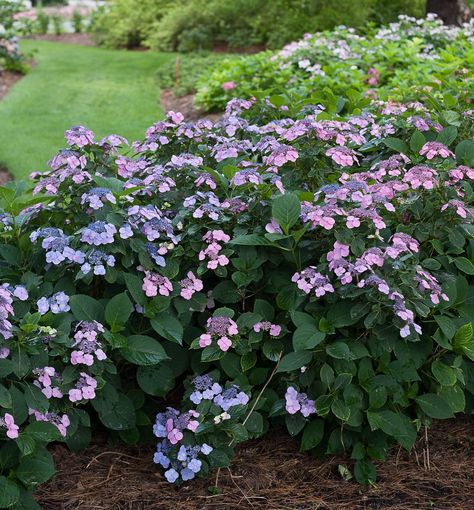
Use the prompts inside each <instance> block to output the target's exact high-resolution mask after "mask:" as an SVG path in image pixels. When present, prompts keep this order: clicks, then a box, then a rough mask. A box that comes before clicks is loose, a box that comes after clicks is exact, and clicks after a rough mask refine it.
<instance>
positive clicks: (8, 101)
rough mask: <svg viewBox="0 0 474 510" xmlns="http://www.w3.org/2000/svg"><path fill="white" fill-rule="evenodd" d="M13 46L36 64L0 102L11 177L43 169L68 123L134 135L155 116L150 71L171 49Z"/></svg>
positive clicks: (2, 152) (0, 144)
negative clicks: (135, 49) (144, 50)
mask: <svg viewBox="0 0 474 510" xmlns="http://www.w3.org/2000/svg"><path fill="white" fill-rule="evenodd" d="M21 46H22V49H23V51H25V52H27V53H29V52H35V53H34V59H35V61H36V66H35V67H34V68H33V69H32V70H31V72H30V73H29V74H28V75H27V76H26V77H24V78H23V79H22V80H21V81H20V82H19V83H17V84H16V85H15V86H14V87H13V88H12V89H11V90H10V91H9V93H8V94H7V95H6V97H5V98H4V99H3V100H2V101H1V102H0V164H1V165H3V166H5V167H7V168H8V169H9V171H10V172H11V174H12V175H13V177H15V178H24V177H27V176H28V174H29V173H30V172H31V171H43V170H45V169H46V163H47V161H48V160H49V159H50V158H51V157H52V156H53V155H54V154H55V152H56V151H57V150H58V149H59V148H61V147H63V146H64V145H65V141H64V138H63V133H64V131H65V130H66V129H68V128H69V127H71V126H73V125H77V124H82V125H85V126H87V127H88V128H89V129H92V130H93V131H95V132H96V134H97V136H98V137H101V136H104V135H106V134H110V133H117V134H120V135H122V136H125V137H127V138H129V139H131V140H134V139H136V138H140V137H142V136H143V133H144V131H145V129H146V128H147V127H148V126H150V125H151V124H152V123H153V122H156V120H158V119H159V118H161V116H162V115H163V112H162V110H161V107H160V103H159V89H158V83H157V80H156V72H157V68H158V67H159V66H160V65H162V64H164V63H166V62H167V61H168V60H169V59H173V58H174V57H173V55H170V54H163V53H156V52H125V51H116V50H106V49H102V48H94V47H84V46H76V45H71V44H63V43H56V42H47V41H32V40H27V41H23V42H22V44H21Z"/></svg>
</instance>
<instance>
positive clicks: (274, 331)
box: [253, 321, 281, 337]
mask: <svg viewBox="0 0 474 510" xmlns="http://www.w3.org/2000/svg"><path fill="white" fill-rule="evenodd" d="M253 330H254V331H255V333H260V332H261V331H268V333H269V335H270V336H274V337H277V336H279V335H280V333H281V326H280V325H278V324H272V323H271V322H269V321H263V322H257V324H254V325H253Z"/></svg>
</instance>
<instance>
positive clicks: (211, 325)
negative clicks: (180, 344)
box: [199, 316, 239, 352]
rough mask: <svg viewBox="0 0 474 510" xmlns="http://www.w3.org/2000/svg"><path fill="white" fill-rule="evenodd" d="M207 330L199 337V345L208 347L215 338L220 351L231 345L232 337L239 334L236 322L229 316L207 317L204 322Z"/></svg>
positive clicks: (227, 348)
mask: <svg viewBox="0 0 474 510" xmlns="http://www.w3.org/2000/svg"><path fill="white" fill-rule="evenodd" d="M206 329H207V332H206V333H203V334H202V335H201V336H200V337H199V347H202V348H204V347H208V346H210V345H211V344H212V342H213V341H214V340H215V341H216V343H217V345H218V346H219V349H220V350H221V351H224V352H225V351H228V350H229V348H230V347H232V341H233V338H232V337H236V336H237V335H238V334H239V329H238V327H237V324H236V323H235V322H234V321H233V320H232V319H230V318H229V317H220V316H217V317H209V319H207V324H206Z"/></svg>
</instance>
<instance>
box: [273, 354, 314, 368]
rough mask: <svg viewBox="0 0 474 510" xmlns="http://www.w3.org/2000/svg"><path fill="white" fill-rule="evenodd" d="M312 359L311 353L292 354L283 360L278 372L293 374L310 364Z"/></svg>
mask: <svg viewBox="0 0 474 510" xmlns="http://www.w3.org/2000/svg"><path fill="white" fill-rule="evenodd" d="M312 358H313V353H312V352H311V351H298V352H290V353H288V354H286V355H285V356H283V358H282V359H281V361H280V364H279V365H278V368H277V372H292V371H293V370H297V369H298V368H301V367H304V366H305V365H307V364H308V363H310V362H311V360H312Z"/></svg>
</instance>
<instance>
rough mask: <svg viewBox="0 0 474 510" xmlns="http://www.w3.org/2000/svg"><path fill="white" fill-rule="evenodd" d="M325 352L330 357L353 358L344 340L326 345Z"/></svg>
mask: <svg viewBox="0 0 474 510" xmlns="http://www.w3.org/2000/svg"><path fill="white" fill-rule="evenodd" d="M326 353H327V354H329V356H331V357H332V358H336V359H345V360H351V359H353V358H354V356H353V355H352V353H351V351H350V349H349V346H348V345H347V344H346V343H345V342H334V343H332V344H329V345H327V346H326Z"/></svg>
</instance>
